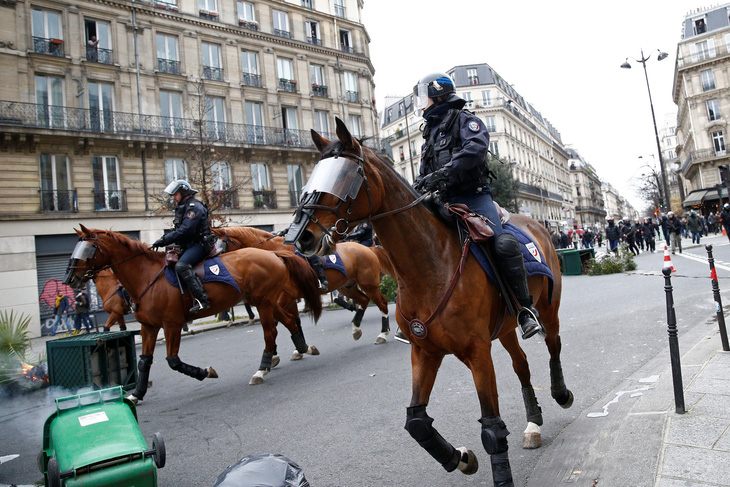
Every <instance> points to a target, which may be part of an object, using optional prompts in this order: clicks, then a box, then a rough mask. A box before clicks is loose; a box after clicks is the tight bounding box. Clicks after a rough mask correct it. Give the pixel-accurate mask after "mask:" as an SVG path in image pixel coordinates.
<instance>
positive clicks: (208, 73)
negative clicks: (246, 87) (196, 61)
mask: <svg viewBox="0 0 730 487" xmlns="http://www.w3.org/2000/svg"><path fill="white" fill-rule="evenodd" d="M201 51H202V52H203V78H205V79H210V80H215V81H223V66H222V65H221V48H220V46H219V45H218V44H209V43H207V42H203V43H202V44H201Z"/></svg>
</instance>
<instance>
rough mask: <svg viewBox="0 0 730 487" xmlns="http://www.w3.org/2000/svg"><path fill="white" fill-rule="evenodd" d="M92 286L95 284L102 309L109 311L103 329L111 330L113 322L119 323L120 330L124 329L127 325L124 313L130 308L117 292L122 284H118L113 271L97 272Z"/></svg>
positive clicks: (128, 311)
mask: <svg viewBox="0 0 730 487" xmlns="http://www.w3.org/2000/svg"><path fill="white" fill-rule="evenodd" d="M94 286H96V292H97V294H98V295H99V296H100V297H101V300H102V302H103V303H104V304H103V308H104V311H106V312H107V313H109V318H107V320H106V323H105V324H104V331H109V330H111V328H112V326H113V325H114V324H115V323H117V324H119V329H120V330H126V329H127V325H126V323H125V322H124V315H125V314H128V313H131V310H130V308H129V305H128V304H127V302H126V301H125V300H124V298H123V297H122V296H120V295H119V293H118V292H117V291H118V290H119V289H120V288H121V287H122V285H121V284H119V281H118V280H117V278H116V276H115V275H114V273H113V272H112V271H110V270H108V269H107V270H103V271H99V272H97V273H96V275H95V276H94Z"/></svg>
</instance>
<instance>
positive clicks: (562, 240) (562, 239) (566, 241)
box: [560, 230, 570, 249]
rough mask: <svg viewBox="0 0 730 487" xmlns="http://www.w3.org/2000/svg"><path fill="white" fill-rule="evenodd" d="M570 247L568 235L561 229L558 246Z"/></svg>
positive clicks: (562, 247)
mask: <svg viewBox="0 0 730 487" xmlns="http://www.w3.org/2000/svg"><path fill="white" fill-rule="evenodd" d="M568 247H570V237H568V234H567V233H565V232H564V231H563V230H560V248H561V249H567V248H568Z"/></svg>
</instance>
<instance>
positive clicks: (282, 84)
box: [279, 78, 297, 93]
mask: <svg viewBox="0 0 730 487" xmlns="http://www.w3.org/2000/svg"><path fill="white" fill-rule="evenodd" d="M279 89H281V90H282V91H288V92H290V93H296V92H297V82H296V81H295V80H293V79H286V78H279Z"/></svg>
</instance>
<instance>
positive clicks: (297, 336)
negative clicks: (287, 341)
mask: <svg viewBox="0 0 730 487" xmlns="http://www.w3.org/2000/svg"><path fill="white" fill-rule="evenodd" d="M291 341H292V342H294V348H296V349H297V352H299V353H307V350H308V349H309V347H308V346H307V341H306V340H305V339H304V332H303V331H302V329H301V328H299V331H298V332H296V333H294V334H293V335H292V336H291Z"/></svg>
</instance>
